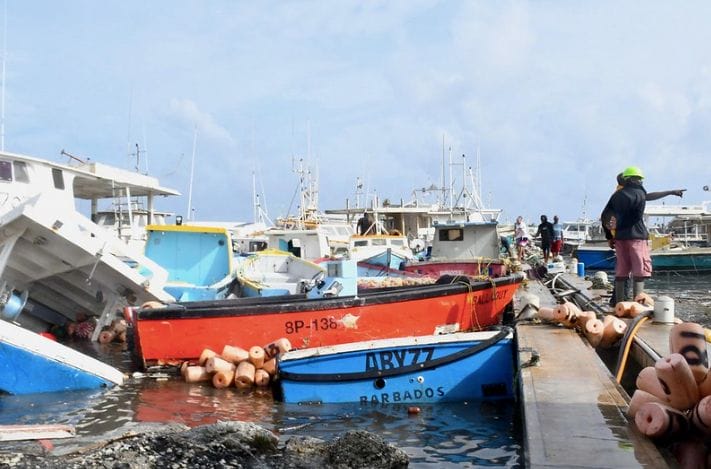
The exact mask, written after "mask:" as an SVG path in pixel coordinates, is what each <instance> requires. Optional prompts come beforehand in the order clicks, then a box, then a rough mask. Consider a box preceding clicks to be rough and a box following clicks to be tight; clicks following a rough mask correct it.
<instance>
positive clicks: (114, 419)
mask: <svg viewBox="0 0 711 469" xmlns="http://www.w3.org/2000/svg"><path fill="white" fill-rule="evenodd" d="M646 287H647V291H648V293H650V294H651V295H652V296H659V295H667V296H670V297H672V298H673V299H674V300H675V310H676V314H677V316H679V317H681V318H682V319H684V320H687V321H694V322H699V323H701V324H703V325H705V326H706V327H711V275H678V274H673V273H669V274H667V273H661V274H657V275H656V276H655V278H653V279H652V280H649V281H648V282H647V284H646ZM86 346H87V347H90V349H89V350H88V352H90V353H91V354H93V355H98V356H99V357H100V358H101V359H102V360H104V361H107V362H108V363H111V364H112V365H114V366H116V367H118V368H119V369H121V370H123V371H126V372H133V371H135V370H133V364H132V362H131V360H130V356H129V352H128V351H127V350H126V347H125V346H120V345H117V344H110V345H108V346H100V345H98V344H86ZM419 407H420V408H421V412H420V413H419V414H416V415H409V414H408V412H407V406H404V405H396V404H390V405H382V404H379V405H373V404H366V405H361V404H356V403H354V404H347V405H342V404H339V405H295V404H283V403H280V402H275V401H274V400H273V399H272V395H271V392H270V391H260V392H250V393H244V392H240V391H238V390H236V389H215V388H213V387H212V386H209V385H199V384H187V383H184V382H182V380H180V379H179V378H178V377H173V376H171V377H162V378H156V377H155V376H152V377H151V376H143V377H140V375H136V376H135V377H132V378H131V379H130V380H129V381H128V383H127V384H125V385H124V386H121V387H120V388H115V389H110V390H107V391H103V392H96V391H91V392H71V393H54V394H45V395H34V396H0V424H15V423H27V424H30V423H66V424H71V425H74V426H75V428H76V431H77V435H78V436H80V437H83V438H91V437H97V438H98V437H101V436H102V435H107V434H120V433H121V432H124V431H126V430H129V429H131V428H132V426H134V425H136V424H137V423H144V422H157V423H167V422H178V423H182V424H186V425H189V426H196V425H201V424H207V423H213V422H216V421H218V420H243V421H251V422H254V423H257V424H259V425H261V426H263V427H265V428H267V429H269V430H272V431H273V432H274V433H275V434H277V435H279V436H280V437H281V438H282V439H287V438H288V437H290V436H293V435H305V436H313V437H317V438H323V439H326V440H330V439H332V438H333V437H334V436H335V435H338V434H340V433H343V432H345V431H348V430H352V429H363V430H368V431H371V432H375V433H378V434H379V435H381V436H382V437H383V438H384V439H386V440H387V441H389V442H392V443H394V444H395V445H397V446H398V447H400V448H402V449H403V450H405V451H406V452H407V454H408V455H409V456H410V458H411V466H412V467H447V466H452V467H454V466H456V467H491V466H495V467H522V466H523V457H522V443H521V442H522V440H521V433H520V423H519V421H520V418H519V415H518V404H517V403H516V402H503V403H469V404H435V405H419ZM54 443H55V446H57V447H58V448H61V447H62V445H68V446H71V444H72V443H71V440H55V442H54Z"/></svg>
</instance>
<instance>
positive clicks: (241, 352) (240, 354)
mask: <svg viewBox="0 0 711 469" xmlns="http://www.w3.org/2000/svg"><path fill="white" fill-rule="evenodd" d="M220 356H221V357H222V358H224V359H225V360H227V361H228V362H232V363H234V364H235V365H236V364H238V363H239V362H243V361H245V360H248V359H249V352H248V351H246V350H245V349H243V348H242V347H233V346H232V345H225V346H224V348H223V349H222V353H221V354H220Z"/></svg>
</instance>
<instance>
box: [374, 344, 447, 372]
mask: <svg viewBox="0 0 711 469" xmlns="http://www.w3.org/2000/svg"><path fill="white" fill-rule="evenodd" d="M433 354H434V347H416V348H408V349H402V350H382V351H380V352H368V353H367V354H366V355H365V371H383V370H394V369H397V368H402V367H405V366H410V365H416V364H418V363H427V362H428V361H430V360H432V355H433Z"/></svg>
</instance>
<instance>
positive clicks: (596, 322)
mask: <svg viewBox="0 0 711 469" xmlns="http://www.w3.org/2000/svg"><path fill="white" fill-rule="evenodd" d="M653 307H654V300H652V298H651V297H650V296H649V295H647V294H645V293H642V294H640V295H638V297H637V298H635V301H622V302H620V303H618V304H617V305H616V306H615V314H614V315H612V314H606V315H605V316H604V317H603V318H602V319H598V318H597V315H596V314H595V312H594V311H581V310H580V308H578V307H577V305H575V304H574V303H571V302H565V303H562V304H559V305H556V306H555V307H554V308H548V307H541V308H539V309H538V318H539V319H541V320H543V321H548V322H552V323H558V324H562V325H564V326H566V327H569V328H575V329H578V330H580V331H581V332H582V333H583V334H584V335H585V337H586V338H587V339H588V342H590V345H592V346H593V347H603V348H609V347H611V346H613V345H614V344H615V343H617V341H618V340H620V338H621V337H622V336H623V335H624V333H625V331H627V323H626V322H625V321H623V320H622V319H620V318H633V317H636V316H638V315H639V314H640V313H642V312H644V311H648V310H651V309H652V308H653Z"/></svg>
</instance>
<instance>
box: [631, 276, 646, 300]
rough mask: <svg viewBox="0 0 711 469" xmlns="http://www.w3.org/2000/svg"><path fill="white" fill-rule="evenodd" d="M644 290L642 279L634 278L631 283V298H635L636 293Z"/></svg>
mask: <svg viewBox="0 0 711 469" xmlns="http://www.w3.org/2000/svg"><path fill="white" fill-rule="evenodd" d="M642 292H644V280H638V279H635V280H634V283H633V284H632V298H637V295H639V294H640V293H642Z"/></svg>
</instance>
